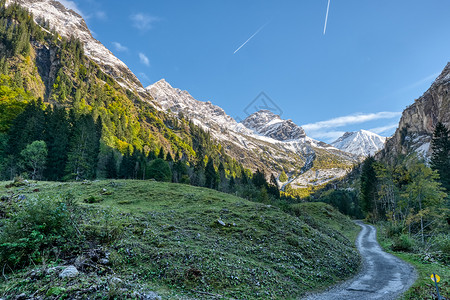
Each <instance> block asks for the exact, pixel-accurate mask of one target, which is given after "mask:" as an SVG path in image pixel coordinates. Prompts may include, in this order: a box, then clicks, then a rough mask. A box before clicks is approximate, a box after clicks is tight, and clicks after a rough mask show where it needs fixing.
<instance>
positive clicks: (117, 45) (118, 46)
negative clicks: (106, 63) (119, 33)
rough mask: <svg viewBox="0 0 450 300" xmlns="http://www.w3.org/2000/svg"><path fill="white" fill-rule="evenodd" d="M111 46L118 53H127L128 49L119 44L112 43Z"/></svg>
mask: <svg viewBox="0 0 450 300" xmlns="http://www.w3.org/2000/svg"><path fill="white" fill-rule="evenodd" d="M112 44H113V46H114V48H115V49H116V50H117V51H118V52H127V51H128V47H126V46H124V45H122V44H121V43H119V42H112Z"/></svg>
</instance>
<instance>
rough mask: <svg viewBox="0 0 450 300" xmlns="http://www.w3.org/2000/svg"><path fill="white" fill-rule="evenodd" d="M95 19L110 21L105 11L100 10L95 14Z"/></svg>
mask: <svg viewBox="0 0 450 300" xmlns="http://www.w3.org/2000/svg"><path fill="white" fill-rule="evenodd" d="M95 17H96V18H97V19H99V20H106V19H108V16H107V15H106V12H104V11H103V10H99V11H96V12H95Z"/></svg>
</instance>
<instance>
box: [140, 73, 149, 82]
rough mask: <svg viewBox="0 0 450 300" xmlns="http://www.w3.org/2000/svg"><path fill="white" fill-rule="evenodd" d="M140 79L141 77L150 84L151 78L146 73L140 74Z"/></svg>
mask: <svg viewBox="0 0 450 300" xmlns="http://www.w3.org/2000/svg"><path fill="white" fill-rule="evenodd" d="M139 77H141V78H142V79H144V80H145V81H147V82H150V78H149V77H148V76H147V74H145V73H144V72H141V73H139Z"/></svg>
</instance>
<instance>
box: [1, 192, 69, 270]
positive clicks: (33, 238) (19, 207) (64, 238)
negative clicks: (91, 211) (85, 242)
mask: <svg viewBox="0 0 450 300" xmlns="http://www.w3.org/2000/svg"><path fill="white" fill-rule="evenodd" d="M11 210H12V212H11V214H10V218H9V219H6V220H5V221H4V227H3V231H1V232H0V262H1V263H2V264H5V263H7V264H8V265H10V266H11V267H21V266H24V265H26V264H28V263H30V262H38V263H39V262H40V261H41V260H42V258H43V257H45V256H49V255H50V254H51V253H52V250H53V249H54V248H56V247H57V248H59V251H58V252H65V251H67V250H69V248H72V247H76V246H72V245H77V244H78V243H77V242H76V238H77V236H76V231H75V228H74V226H73V225H72V222H71V215H70V214H71V213H70V211H71V209H68V207H67V204H66V202H64V201H61V200H60V199H56V200H52V199H49V198H32V199H26V200H23V201H20V202H19V203H16V204H14V206H13V207H12V209H11Z"/></svg>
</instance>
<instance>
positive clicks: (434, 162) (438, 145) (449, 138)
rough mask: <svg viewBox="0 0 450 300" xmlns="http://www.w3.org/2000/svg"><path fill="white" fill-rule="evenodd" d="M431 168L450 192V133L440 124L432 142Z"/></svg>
mask: <svg viewBox="0 0 450 300" xmlns="http://www.w3.org/2000/svg"><path fill="white" fill-rule="evenodd" d="M431 150H432V154H431V161H430V166H431V168H432V169H433V170H436V171H437V172H438V174H439V181H440V182H441V183H442V186H443V187H444V188H445V189H446V190H447V192H450V131H449V129H447V128H446V127H445V126H444V124H442V123H441V122H439V123H438V124H437V125H436V128H435V130H434V134H433V139H432V140H431Z"/></svg>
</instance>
